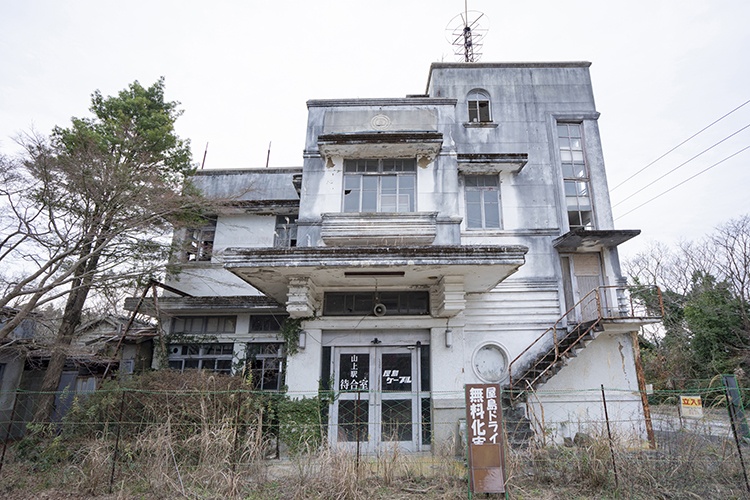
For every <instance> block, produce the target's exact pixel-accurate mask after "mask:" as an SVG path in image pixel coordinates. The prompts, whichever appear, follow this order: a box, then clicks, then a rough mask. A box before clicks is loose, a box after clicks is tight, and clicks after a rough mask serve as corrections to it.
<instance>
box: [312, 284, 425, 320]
mask: <svg viewBox="0 0 750 500" xmlns="http://www.w3.org/2000/svg"><path fill="white" fill-rule="evenodd" d="M375 304H383V305H385V306H386V309H385V315H386V316H426V315H429V314H430V294H429V292H428V291H423V290H406V291H383V292H375V291H371V292H358V291H357V292H355V291H352V292H347V291H336V292H325V293H324V294H323V315H324V316H364V315H373V308H374V307H375Z"/></svg>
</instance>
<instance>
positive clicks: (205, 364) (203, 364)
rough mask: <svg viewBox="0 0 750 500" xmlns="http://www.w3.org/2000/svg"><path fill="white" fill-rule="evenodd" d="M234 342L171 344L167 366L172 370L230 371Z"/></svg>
mask: <svg viewBox="0 0 750 500" xmlns="http://www.w3.org/2000/svg"><path fill="white" fill-rule="evenodd" d="M233 356H234V344H232V343H215V344H171V345H170V346H169V367H170V368H172V369H173V370H179V371H184V370H189V369H195V370H209V371H212V372H217V373H232V358H233Z"/></svg>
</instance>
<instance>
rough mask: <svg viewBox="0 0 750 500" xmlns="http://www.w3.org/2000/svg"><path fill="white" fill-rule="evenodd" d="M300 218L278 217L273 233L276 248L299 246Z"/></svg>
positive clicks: (290, 216) (293, 216) (294, 215)
mask: <svg viewBox="0 0 750 500" xmlns="http://www.w3.org/2000/svg"><path fill="white" fill-rule="evenodd" d="M298 217H299V216H298V215H296V214H293V215H292V214H290V215H277V216H276V226H275V227H274V231H273V246H274V248H293V247H296V246H297V218H298Z"/></svg>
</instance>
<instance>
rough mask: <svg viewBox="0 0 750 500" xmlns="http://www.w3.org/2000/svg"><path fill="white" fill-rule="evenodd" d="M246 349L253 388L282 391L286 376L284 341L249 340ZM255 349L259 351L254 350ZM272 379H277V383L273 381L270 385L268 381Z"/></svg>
mask: <svg viewBox="0 0 750 500" xmlns="http://www.w3.org/2000/svg"><path fill="white" fill-rule="evenodd" d="M245 349H246V350H245V365H246V366H247V370H248V373H249V374H250V381H251V383H252V388H253V390H254V391H264V392H279V391H281V390H282V389H283V388H284V379H285V377H286V348H285V346H284V343H283V342H248V344H247V345H246V347H245ZM255 350H257V351H258V352H253V351H255ZM274 372H275V375H274ZM256 375H257V376H256ZM268 375H270V376H268ZM271 380H275V383H273V387H268V386H267V385H266V382H267V381H271Z"/></svg>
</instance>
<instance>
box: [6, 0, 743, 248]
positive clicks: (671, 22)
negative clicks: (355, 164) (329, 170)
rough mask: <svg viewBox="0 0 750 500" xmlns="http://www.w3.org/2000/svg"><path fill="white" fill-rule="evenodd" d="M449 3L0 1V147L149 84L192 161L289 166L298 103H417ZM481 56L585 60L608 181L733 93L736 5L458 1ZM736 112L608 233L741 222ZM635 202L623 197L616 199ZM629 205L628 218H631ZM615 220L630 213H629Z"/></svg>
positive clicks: (625, 204)
mask: <svg viewBox="0 0 750 500" xmlns="http://www.w3.org/2000/svg"><path fill="white" fill-rule="evenodd" d="M463 7H464V3H463V1H461V0H398V1H396V0H378V1H374V0H373V1H360V0H346V1H345V0H318V1H310V0H296V1H283V0H275V1H265V2H260V1H250V0H246V1H239V0H237V1H231V2H230V1H216V0H214V1H211V2H208V1H205V0H203V1H193V0H174V1H159V0H147V1H144V0H130V1H128V2H123V1H108V0H85V1H84V0H78V1H76V0H69V1H64V2H63V1H60V0H54V1H51V0H24V1H12V0H0V151H2V152H4V153H6V154H7V153H11V152H13V151H15V150H16V147H15V144H14V142H13V140H12V138H13V136H14V135H15V134H17V133H18V132H19V131H24V130H29V129H30V128H31V127H34V128H35V129H36V130H38V131H40V132H44V133H48V132H49V131H50V130H51V128H52V127H53V126H54V125H61V126H66V125H68V124H69V120H70V118H71V117H72V116H79V117H82V116H86V115H87V114H88V106H89V103H90V96H91V93H92V92H93V91H94V90H96V89H99V90H101V91H102V93H103V94H105V95H111V94H114V93H116V92H118V91H119V90H121V89H123V88H125V87H126V86H127V85H128V84H129V83H130V82H132V81H134V80H138V81H140V82H141V83H142V84H143V85H150V84H152V83H153V82H154V81H156V79H157V78H159V77H160V76H164V77H165V78H166V89H167V98H168V99H170V100H176V101H180V102H181V103H182V109H183V110H184V115H183V116H182V117H181V118H180V119H179V120H178V123H177V130H178V133H179V134H180V135H181V136H182V137H183V138H187V139H190V140H191V142H192V147H193V155H194V159H195V161H200V160H201V159H202V158H203V153H204V149H205V147H206V144H207V143H208V144H209V145H208V155H207V159H206V168H239V167H262V166H263V165H265V161H266V154H267V149H268V144H269V142H272V147H271V157H270V165H271V166H272V167H281V166H301V164H302V150H303V146H304V138H305V124H306V118H307V109H306V106H305V102H306V101H307V100H308V99H321V98H344V97H403V96H405V95H406V94H415V93H423V92H424V91H425V85H426V82H427V75H428V70H429V66H430V63H432V62H435V61H446V62H449V61H454V60H455V57H454V56H453V53H452V48H451V47H450V45H449V44H448V43H447V42H446V40H445V29H446V27H447V26H448V24H449V22H450V21H451V20H452V19H453V18H454V16H456V15H457V14H458V13H460V12H461V11H462V10H463ZM469 9H470V10H476V11H481V12H483V13H484V14H485V15H486V18H487V19H488V20H489V31H488V33H487V36H486V38H485V40H484V47H483V48H482V53H483V55H482V58H481V61H483V62H514V61H581V60H584V61H591V62H592V66H591V76H592V80H593V84H594V95H595V98H596V103H597V108H598V111H599V112H601V118H600V119H599V127H600V131H601V135H602V141H603V146H604V156H605V161H606V165H607V171H608V175H609V185H610V188H611V189H612V188H615V187H616V186H618V184H620V183H621V182H623V181H625V180H626V179H627V178H628V177H630V176H631V175H633V174H635V173H636V172H638V171H639V170H641V169H642V168H643V167H645V166H646V165H648V164H649V163H650V162H652V161H653V160H655V159H657V158H658V157H659V156H661V155H662V154H664V153H666V152H667V151H669V150H670V149H672V148H673V147H675V146H677V145H678V144H679V143H680V142H682V141H683V140H685V139H687V138H688V137H690V136H691V135H693V134H694V133H696V132H698V131H699V130H701V129H702V128H704V127H705V126H707V125H709V124H710V123H711V122H713V121H715V120H716V119H718V118H720V117H721V116H723V115H725V114H726V113H728V112H730V111H731V110H733V109H734V108H737V107H738V106H740V105H742V104H743V103H745V102H746V101H748V100H750V59H749V58H750V56H748V53H750V29H748V20H750V2H748V1H747V0H702V1H699V0H679V1H678V0H673V1H667V0H663V1H658V0H629V1H612V0H607V1H605V0H586V1H584V0H570V1H568V2H561V1H559V0H544V1H516V2H509V1H501V0H470V1H469ZM748 124H750V104H748V105H746V106H744V107H742V108H740V109H739V110H738V111H736V112H734V113H733V114H731V115H730V116H728V117H727V118H725V119H723V120H722V121H720V122H719V123H718V124H716V125H714V126H713V127H711V128H710V129H708V130H707V131H706V132H704V133H702V134H700V135H699V136H698V137H696V138H695V139H693V140H691V141H689V142H688V143H686V144H685V145H684V146H682V147H680V148H679V149H678V150H677V151H675V152H673V153H671V154H669V155H667V156H666V157H665V158H663V159H662V160H660V161H658V162H656V163H654V164H653V165H652V166H650V167H648V168H647V169H646V170H644V171H643V172H642V173H640V174H638V175H636V176H635V177H634V178H633V179H631V180H628V181H627V182H625V183H624V184H622V185H621V186H619V187H617V188H616V189H612V199H613V203H615V204H617V203H618V202H619V204H617V205H616V206H615V217H616V222H615V224H616V227H618V228H620V229H642V230H643V234H642V235H641V236H640V237H638V238H636V239H635V240H633V241H632V242H630V243H627V244H625V245H623V247H622V251H623V254H624V255H625V256H628V255H632V254H633V253H634V252H636V251H639V250H641V249H642V248H643V247H644V246H645V245H646V244H647V243H648V242H649V241H657V240H658V241H663V242H665V243H668V244H671V243H674V242H675V241H677V240H679V239H680V238H684V239H698V238H700V237H702V236H704V235H705V234H707V233H708V232H710V231H711V230H712V229H713V228H714V227H715V226H717V225H718V224H721V223H722V222H725V221H726V220H728V219H730V218H734V217H738V216H740V215H743V214H746V213H750V201H749V200H750V168H748V163H750V150H747V151H744V152H740V153H739V154H737V155H736V156H734V157H733V158H731V159H729V160H727V161H724V162H723V163H720V164H718V165H716V166H715V167H713V168H711V169H710V170H708V171H707V172H705V173H703V174H701V175H699V176H698V177H696V178H695V179H693V180H690V181H688V182H686V183H685V184H684V185H682V186H679V187H676V188H675V189H673V190H672V191H671V192H669V193H667V194H664V195H663V196H661V197H660V198H658V199H657V200H656V201H654V202H651V203H648V204H646V205H645V206H643V207H641V208H636V207H638V206H639V205H641V204H642V203H644V202H646V201H647V200H649V199H651V198H653V197H654V196H657V195H659V194H660V193H663V192H664V191H666V190H667V189H670V188H671V187H674V186H676V185H677V184H679V183H680V182H683V181H685V180H686V179H688V178H689V177H691V176H693V175H696V174H697V173H698V172H700V171H702V170H705V169H707V168H709V167H711V166H712V165H714V164H716V163H717V162H719V161H721V160H722V159H724V158H726V157H729V156H730V155H732V154H735V153H737V152H738V151H740V150H741V149H742V148H744V147H747V146H748V145H750V128H749V129H747V130H744V131H741V132H739V133H737V134H736V135H735V136H734V137H732V138H730V139H728V140H726V141H724V142H723V143H722V144H720V145H719V146H716V147H715V148H713V149H711V150H710V151H709V152H707V153H705V154H703V155H701V156H700V157H698V158H696V159H695V160H692V161H690V162H688V163H687V164H685V165H684V166H682V167H680V168H678V169H677V170H676V171H675V172H674V173H672V174H669V175H667V176H666V177H664V179H662V180H660V181H656V182H655V180H656V179H658V178H659V177H661V176H662V175H665V174H666V173H667V172H669V171H670V170H672V169H674V168H676V167H678V166H679V165H680V164H682V163H683V162H685V161H687V160H689V159H690V158H691V157H693V156H695V155H696V154H698V153H700V152H701V151H703V150H704V149H706V148H708V147H710V146H712V145H713V144H715V143H717V142H719V141H721V140H722V139H725V138H726V137H728V136H730V135H731V134H734V133H735V132H737V131H738V130H740V129H741V128H742V127H744V126H746V125H748ZM634 193H637V194H635V195H634V196H632V197H630V198H629V199H626V198H628V197H629V196H630V195H632V194H634ZM631 210H632V212H631ZM629 212H630V213H629Z"/></svg>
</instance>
